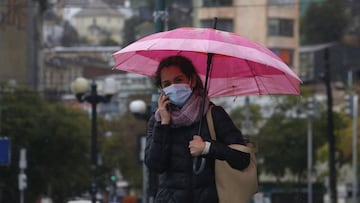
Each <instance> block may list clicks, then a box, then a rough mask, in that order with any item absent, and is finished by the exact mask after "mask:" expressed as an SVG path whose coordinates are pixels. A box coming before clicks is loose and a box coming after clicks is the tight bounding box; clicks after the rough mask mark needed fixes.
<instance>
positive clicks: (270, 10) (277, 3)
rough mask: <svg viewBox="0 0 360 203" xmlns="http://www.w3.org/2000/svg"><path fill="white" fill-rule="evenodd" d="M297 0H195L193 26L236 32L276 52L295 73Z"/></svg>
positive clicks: (297, 39) (297, 68)
mask: <svg viewBox="0 0 360 203" xmlns="http://www.w3.org/2000/svg"><path fill="white" fill-rule="evenodd" d="M298 6H299V3H298V0H252V1H245V0H226V1H220V0H195V1H194V3H193V9H194V27H213V21H214V20H213V19H214V18H215V17H217V19H218V21H217V26H216V28H217V29H219V30H224V31H229V32H234V33H236V34H240V35H242V36H244V37H246V38H248V39H250V40H252V41H254V42H256V43H259V44H261V45H263V46H266V47H267V48H269V49H270V50H272V51H273V52H274V53H276V54H277V55H278V56H279V57H280V58H281V59H282V60H283V61H284V62H285V63H286V64H287V65H288V66H289V67H290V68H291V69H293V70H294V72H295V73H298V72H299V59H298V49H299V7H298Z"/></svg>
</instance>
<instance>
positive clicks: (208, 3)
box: [203, 0, 233, 7]
mask: <svg viewBox="0 0 360 203" xmlns="http://www.w3.org/2000/svg"><path fill="white" fill-rule="evenodd" d="M232 5H233V1H232V0H203V7H218V6H232Z"/></svg>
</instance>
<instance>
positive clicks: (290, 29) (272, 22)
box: [268, 18, 294, 37]
mask: <svg viewBox="0 0 360 203" xmlns="http://www.w3.org/2000/svg"><path fill="white" fill-rule="evenodd" d="M268 35H269V36H284V37H292V36H294V21H293V20H289V19H281V18H271V19H269V20H268Z"/></svg>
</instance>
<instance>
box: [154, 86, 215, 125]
mask: <svg viewBox="0 0 360 203" xmlns="http://www.w3.org/2000/svg"><path fill="white" fill-rule="evenodd" d="M201 102H202V97H201V95H200V94H198V93H196V92H194V93H193V94H192V95H191V96H190V98H189V99H188V100H187V101H186V103H185V104H184V106H183V107H182V108H178V107H170V114H171V127H174V128H178V127H182V126H190V125H192V124H194V123H195V122H197V121H199V120H200V116H199V115H200V108H201ZM208 107H209V98H208V97H205V108H204V114H203V115H205V114H206V112H207V110H208ZM203 115H202V116H203ZM202 116H201V117H202ZM155 120H156V121H158V122H160V121H161V116H160V113H159V110H156V112H155Z"/></svg>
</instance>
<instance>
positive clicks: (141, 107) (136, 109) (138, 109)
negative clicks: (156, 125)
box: [129, 100, 153, 203]
mask: <svg viewBox="0 0 360 203" xmlns="http://www.w3.org/2000/svg"><path fill="white" fill-rule="evenodd" d="M129 110H130V112H131V113H132V114H133V115H134V116H135V118H138V119H142V120H148V119H149V116H150V108H149V106H147V105H146V103H145V102H144V101H143V100H134V101H132V102H130V104H129ZM145 146H146V137H145V136H141V137H140V152H139V158H140V161H141V162H142V169H143V171H142V172H143V196H142V202H144V203H151V202H152V201H153V200H152V199H151V197H150V195H149V194H148V189H149V178H148V177H149V171H148V168H147V167H146V165H145V160H144V159H145Z"/></svg>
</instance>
